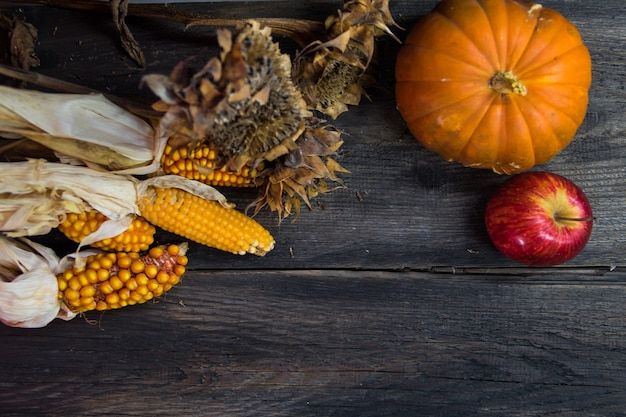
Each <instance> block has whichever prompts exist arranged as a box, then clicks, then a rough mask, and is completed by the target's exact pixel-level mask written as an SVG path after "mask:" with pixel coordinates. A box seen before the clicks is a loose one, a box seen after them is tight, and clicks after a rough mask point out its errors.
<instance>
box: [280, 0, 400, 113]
mask: <svg viewBox="0 0 626 417" xmlns="http://www.w3.org/2000/svg"><path fill="white" fill-rule="evenodd" d="M325 25H326V34H327V39H326V40H320V41H318V42H313V43H311V44H310V45H308V46H307V47H305V48H304V49H303V50H302V51H301V52H300V53H299V54H298V56H297V57H296V58H295V60H294V66H293V71H292V74H293V79H294V82H295V83H296V85H297V86H298V87H299V88H300V90H301V91H302V93H303V96H304V99H305V100H306V102H307V105H308V107H309V108H310V109H315V110H318V111H320V112H322V113H324V114H326V115H328V116H330V117H332V118H333V119H335V118H336V117H337V116H338V115H339V114H341V113H343V112H344V111H346V110H347V109H348V107H347V105H357V104H359V102H360V100H361V97H362V96H363V95H365V91H364V88H365V87H366V86H368V85H369V84H371V83H372V81H373V78H374V77H373V76H372V74H371V70H372V66H371V64H372V60H373V58H374V56H375V53H376V44H375V40H376V38H377V37H380V36H381V35H384V34H387V35H389V36H391V37H392V38H394V39H395V40H397V41H398V42H399V40H398V38H397V37H396V36H395V35H394V34H393V33H392V32H391V29H390V28H389V26H397V25H396V23H395V22H394V21H393V18H392V17H391V13H390V12H389V0H350V1H346V2H345V3H344V6H343V10H342V11H339V12H338V13H337V14H336V15H332V16H329V17H328V19H326V22H325Z"/></svg>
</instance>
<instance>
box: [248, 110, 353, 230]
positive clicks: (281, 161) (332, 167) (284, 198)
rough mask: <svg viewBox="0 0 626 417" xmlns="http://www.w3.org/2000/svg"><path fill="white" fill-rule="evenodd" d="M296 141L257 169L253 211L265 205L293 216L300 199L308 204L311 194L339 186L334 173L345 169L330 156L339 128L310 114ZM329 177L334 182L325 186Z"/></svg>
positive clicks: (338, 139) (337, 144)
mask: <svg viewBox="0 0 626 417" xmlns="http://www.w3.org/2000/svg"><path fill="white" fill-rule="evenodd" d="M296 143H297V147H296V149H294V150H292V151H290V152H289V153H287V154H285V155H282V156H281V157H280V158H278V159H277V160H276V161H275V162H274V164H273V165H272V166H270V167H268V168H267V169H265V170H264V171H262V172H261V173H259V177H260V178H262V179H263V180H264V181H263V184H262V186H261V191H260V193H259V197H258V198H257V200H256V201H254V202H253V203H252V204H250V208H252V207H254V212H255V214H256V213H257V212H258V211H259V210H261V209H262V208H263V207H265V206H268V207H269V208H270V209H271V210H272V211H276V212H277V213H278V215H279V218H280V219H283V218H286V217H288V216H289V215H290V214H292V213H295V215H296V217H297V215H298V214H299V212H300V202H301V201H304V203H305V204H306V205H307V206H308V207H309V208H311V202H310V198H311V197H314V196H316V195H317V194H318V193H320V192H328V191H331V190H332V189H334V188H337V187H342V186H343V183H342V182H341V180H340V179H339V178H338V177H337V175H336V173H337V172H349V171H348V170H346V169H345V168H343V167H342V166H341V165H339V163H337V162H336V161H335V159H333V156H335V155H336V154H337V150H338V149H339V148H340V147H341V145H342V144H343V140H342V139H341V135H340V132H339V131H337V130H335V129H334V128H332V127H329V126H327V125H324V124H323V122H322V121H321V120H319V119H315V118H310V119H309V120H308V121H307V126H306V128H305V130H304V132H303V133H302V135H301V136H300V138H299V139H298V141H297V142H296ZM329 180H330V181H333V182H334V183H336V185H337V186H336V187H333V188H331V187H329V185H328V182H327V181H329Z"/></svg>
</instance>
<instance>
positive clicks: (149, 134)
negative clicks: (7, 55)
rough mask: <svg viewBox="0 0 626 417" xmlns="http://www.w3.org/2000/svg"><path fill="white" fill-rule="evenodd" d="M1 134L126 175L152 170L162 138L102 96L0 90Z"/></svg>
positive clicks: (157, 159)
mask: <svg viewBox="0 0 626 417" xmlns="http://www.w3.org/2000/svg"><path fill="white" fill-rule="evenodd" d="M0 135H2V136H3V137H5V138H8V139H18V138H22V137H25V138H28V139H30V140H32V141H35V142H37V143H39V144H41V145H43V146H46V147H48V148H49V149H52V150H53V151H55V152H56V154H57V156H58V157H59V158H60V159H61V160H62V161H65V162H71V163H74V164H83V165H88V166H90V167H92V168H96V169H102V170H108V171H118V172H123V173H128V174H137V175H140V174H149V173H152V172H154V171H156V170H157V169H158V167H159V161H160V157H161V154H162V153H163V149H164V147H165V143H166V141H167V138H166V137H164V136H161V135H160V134H159V130H158V129H154V128H153V127H152V126H151V125H150V124H149V123H148V122H146V121H145V120H143V119H142V118H140V117H137V116H136V115H134V114H133V113H131V112H129V111H127V110H125V109H123V108H122V107H119V106H118V105H116V104H114V103H112V102H111V101H109V100H108V99H107V98H105V97H104V96H103V95H102V94H52V93H43V92H40V91H31V90H23V89H16V88H11V87H5V86H0Z"/></svg>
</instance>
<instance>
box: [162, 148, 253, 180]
mask: <svg viewBox="0 0 626 417" xmlns="http://www.w3.org/2000/svg"><path fill="white" fill-rule="evenodd" d="M220 165H221V166H220ZM262 165H263V164H261V165H259V166H258V167H256V168H251V167H250V166H243V167H242V168H241V169H240V170H239V171H238V172H231V171H229V170H228V169H227V168H226V166H225V165H223V164H221V163H220V158H219V155H218V154H217V151H216V149H215V147H214V146H212V145H209V144H202V145H200V146H198V147H196V148H194V149H190V147H189V146H182V147H174V146H172V144H171V143H168V144H167V145H166V146H165V150H164V151H163V155H162V156H161V167H162V169H163V171H164V172H165V173H166V174H174V175H180V176H183V177H185V178H188V179H190V180H196V181H200V182H203V183H205V184H209V185H212V186H220V187H254V186H256V185H257V184H256V182H255V179H256V176H257V174H258V173H259V172H260V171H262V170H263V166H262Z"/></svg>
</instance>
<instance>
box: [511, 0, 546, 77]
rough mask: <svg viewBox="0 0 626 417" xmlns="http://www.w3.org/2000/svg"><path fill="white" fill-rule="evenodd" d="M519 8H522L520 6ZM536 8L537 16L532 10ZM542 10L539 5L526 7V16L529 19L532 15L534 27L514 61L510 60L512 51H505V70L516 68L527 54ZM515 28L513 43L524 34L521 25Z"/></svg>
mask: <svg viewBox="0 0 626 417" xmlns="http://www.w3.org/2000/svg"><path fill="white" fill-rule="evenodd" d="M517 4H518V5H520V4H519V3H517ZM520 6H522V5H520ZM536 6H539V9H538V10H539V13H537V14H535V13H534V10H533V7H536ZM535 10H536V9H535ZM542 10H543V8H542V7H541V5H539V4H534V5H531V6H529V7H528V9H526V14H527V16H529V17H530V16H531V15H532V16H533V18H534V25H533V28H532V32H531V34H530V35H529V36H528V37H527V39H526V43H525V45H524V46H523V50H522V52H521V53H520V54H519V55H518V56H517V59H516V60H515V61H513V60H512V59H511V60H510V57H511V51H512V49H510V48H508V50H507V56H506V63H507V66H508V68H506V69H507V70H510V71H512V70H513V69H514V68H517V66H518V65H519V62H520V61H521V60H522V58H523V57H524V56H525V55H526V53H527V51H528V48H529V47H530V45H531V43H532V40H533V37H534V36H535V32H536V30H537V25H538V24H539V17H540V16H541V11H542ZM516 27H517V28H518V31H517V33H516V38H515V41H517V40H518V39H520V36H521V35H520V34H521V33H523V32H524V31H523V30H522V29H523V27H522V25H521V24H520V25H516ZM510 36H511V34H510V33H509V37H510ZM512 43H513V44H515V43H517V42H512ZM516 73H517V71H516ZM518 75H519V74H518Z"/></svg>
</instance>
